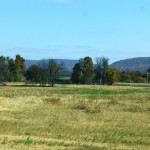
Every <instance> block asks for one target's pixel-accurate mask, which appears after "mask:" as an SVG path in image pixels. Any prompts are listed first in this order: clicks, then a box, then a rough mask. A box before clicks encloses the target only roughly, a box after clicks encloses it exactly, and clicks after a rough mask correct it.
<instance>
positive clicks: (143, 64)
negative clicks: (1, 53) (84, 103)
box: [25, 57, 150, 72]
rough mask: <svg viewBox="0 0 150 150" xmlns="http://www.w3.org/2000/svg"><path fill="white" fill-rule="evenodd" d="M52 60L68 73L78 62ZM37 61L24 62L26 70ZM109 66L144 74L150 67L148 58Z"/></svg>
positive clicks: (127, 60) (122, 61)
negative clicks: (62, 65)
mask: <svg viewBox="0 0 150 150" xmlns="http://www.w3.org/2000/svg"><path fill="white" fill-rule="evenodd" d="M46 60H48V59H46ZM54 60H56V62H57V63H61V62H63V63H64V66H65V68H66V69H67V70H68V71H70V72H71V71H72V68H73V67H74V65H75V64H76V63H77V62H78V60H70V59H54ZM39 61H40V60H25V65H26V68H28V67H29V66H31V65H32V64H38V63H39ZM110 66H115V67H117V69H118V71H119V72H122V71H140V72H146V70H147V69H148V68H149V67H150V57H136V58H129V59H124V60H119V61H116V62H114V63H112V64H111V65H110Z"/></svg>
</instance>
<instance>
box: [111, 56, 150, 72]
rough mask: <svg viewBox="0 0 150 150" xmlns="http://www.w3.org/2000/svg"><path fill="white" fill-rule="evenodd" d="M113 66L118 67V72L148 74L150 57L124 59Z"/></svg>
mask: <svg viewBox="0 0 150 150" xmlns="http://www.w3.org/2000/svg"><path fill="white" fill-rule="evenodd" d="M111 66H116V67H117V69H118V71H125V70H129V71H140V72H146V70H147V69H148V68H149V66H150V57H137V58H130V59H124V60H120V61H116V62H114V63H112V64H111Z"/></svg>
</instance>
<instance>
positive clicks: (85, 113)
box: [0, 85, 150, 150]
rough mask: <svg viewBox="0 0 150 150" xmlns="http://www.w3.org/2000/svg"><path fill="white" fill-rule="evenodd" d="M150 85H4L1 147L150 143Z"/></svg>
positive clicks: (77, 149) (75, 149)
mask: <svg viewBox="0 0 150 150" xmlns="http://www.w3.org/2000/svg"><path fill="white" fill-rule="evenodd" d="M149 91H150V89H149V88H147V87H128V86H126V87H124V86H119V87H118V86H110V87H109V86H73V85H72V86H68V85H65V86H64V85H63V86H62V85H57V86H56V87H54V88H50V87H43V88H42V87H24V86H18V87H14V86H6V87H0V148H1V149H4V150H8V149H14V150H19V149H39V150H41V149H42V150H43V149H45V150H47V149H50V150H51V149H52V150H53V149H56V150H59V149H60V150H63V149H67V150H68V149H70V150H87V149H88V150H101V149H102V150H105V149H112V150H117V149H118V150H120V149H125V150H126V149H135V150H137V149H139V150H141V149H142V150H143V149H145V150H147V149H150V148H149V147H150V93H149Z"/></svg>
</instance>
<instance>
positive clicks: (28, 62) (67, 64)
mask: <svg viewBox="0 0 150 150" xmlns="http://www.w3.org/2000/svg"><path fill="white" fill-rule="evenodd" d="M54 60H56V62H57V63H58V64H60V63H64V66H65V68H66V69H67V70H68V71H72V68H73V66H74V65H75V64H76V63H77V62H78V60H69V59H54ZM47 61H48V60H47ZM39 62H40V60H25V65H26V68H28V67H29V66H31V65H33V64H38V63H39Z"/></svg>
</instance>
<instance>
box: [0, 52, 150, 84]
mask: <svg viewBox="0 0 150 150" xmlns="http://www.w3.org/2000/svg"><path fill="white" fill-rule="evenodd" d="M64 70H65V66H64V64H63V63H60V64H58V63H57V62H56V61H55V60H53V59H49V60H41V61H40V62H39V63H38V64H33V65H31V66H30V67H29V68H26V66H25V59H24V58H23V57H21V56H20V55H19V54H17V55H16V57H15V59H13V58H10V57H4V56H0V82H1V83H4V82H17V81H25V82H30V83H32V84H39V85H40V86H45V85H50V86H54V84H55V83H58V82H59V83H60V77H61V76H62V75H63V76H65V73H64V72H65V71H64ZM148 71H149V72H150V68H149V69H148ZM116 81H119V82H146V75H145V74H142V73H140V72H127V71H124V72H118V71H117V69H116V68H115V67H110V65H109V59H108V58H106V57H98V58H96V59H95V63H93V60H92V58H91V57H89V56H88V57H84V58H80V59H79V61H78V62H77V63H76V64H75V65H74V67H73V69H72V73H71V76H70V79H69V80H68V82H67V83H72V84H99V85H105V84H108V85H112V84H114V83H115V82H116Z"/></svg>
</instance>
